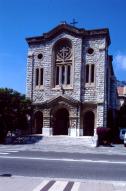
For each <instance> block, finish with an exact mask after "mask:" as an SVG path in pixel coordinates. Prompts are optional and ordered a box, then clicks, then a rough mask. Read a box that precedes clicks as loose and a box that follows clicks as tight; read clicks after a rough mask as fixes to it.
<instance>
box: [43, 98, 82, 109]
mask: <svg viewBox="0 0 126 191" xmlns="http://www.w3.org/2000/svg"><path fill="white" fill-rule="evenodd" d="M46 103H47V106H48V107H50V106H52V105H56V104H63V103H67V104H69V105H73V106H77V105H79V103H80V102H79V101H77V100H75V99H73V98H71V97H68V96H58V97H55V98H52V99H50V100H48V101H46Z"/></svg>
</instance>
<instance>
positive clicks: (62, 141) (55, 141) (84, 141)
mask: <svg viewBox="0 0 126 191" xmlns="http://www.w3.org/2000/svg"><path fill="white" fill-rule="evenodd" d="M36 144H42V145H64V146H67V145H69V146H70V145H71V146H72V145H73V146H74V145H78V146H79V145H83V146H87V147H95V146H96V145H97V138H96V137H95V136H81V137H70V136H63V135H58V136H48V137H46V136H43V137H42V139H41V140H40V141H39V142H37V143H36Z"/></svg>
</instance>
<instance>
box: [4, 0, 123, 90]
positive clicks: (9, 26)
mask: <svg viewBox="0 0 126 191" xmlns="http://www.w3.org/2000/svg"><path fill="white" fill-rule="evenodd" d="M73 18H75V19H76V20H77V21H78V24H77V25H76V27H79V28H85V29H96V28H106V27H107V28H109V30H110V37H111V46H110V48H109V54H112V55H113V58H114V61H113V65H114V71H115V74H116V77H117V79H119V80H126V0H0V87H8V88H13V89H15V90H17V91H19V92H21V93H25V82H26V59H27V49H28V46H27V43H26V41H25V38H26V37H31V36H37V35H41V34H42V33H43V32H48V31H49V30H51V29H52V28H53V27H55V26H57V25H58V24H59V23H60V22H61V21H66V22H68V23H70V22H71V21H72V19H73Z"/></svg>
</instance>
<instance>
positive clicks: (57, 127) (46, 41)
mask: <svg viewBox="0 0 126 191" xmlns="http://www.w3.org/2000/svg"><path fill="white" fill-rule="evenodd" d="M26 41H27V43H28V46H29V48H28V58H27V92H26V93H27V97H28V98H30V99H31V101H32V104H33V107H34V112H33V116H32V133H33V134H43V135H45V136H51V135H69V136H74V137H76V136H94V135H95V133H96V129H97V127H105V128H106V127H107V125H108V124H107V113H108V110H110V109H111V110H112V113H113V115H114V111H115V109H116V80H115V75H114V72H113V67H112V56H110V55H109V54H108V48H109V45H110V36H109V30H108V29H96V30H85V29H79V28H76V27H74V26H72V25H69V24H66V23H63V24H60V25H58V26H57V27H55V28H54V29H52V30H51V31H49V32H47V33H44V34H43V35H42V36H37V37H30V38H26Z"/></svg>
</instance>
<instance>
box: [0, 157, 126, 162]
mask: <svg viewBox="0 0 126 191" xmlns="http://www.w3.org/2000/svg"><path fill="white" fill-rule="evenodd" d="M0 158H7V159H25V160H45V161H64V162H84V163H85V162H87V163H106V164H126V161H109V160H90V159H68V158H41V157H22V156H0Z"/></svg>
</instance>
